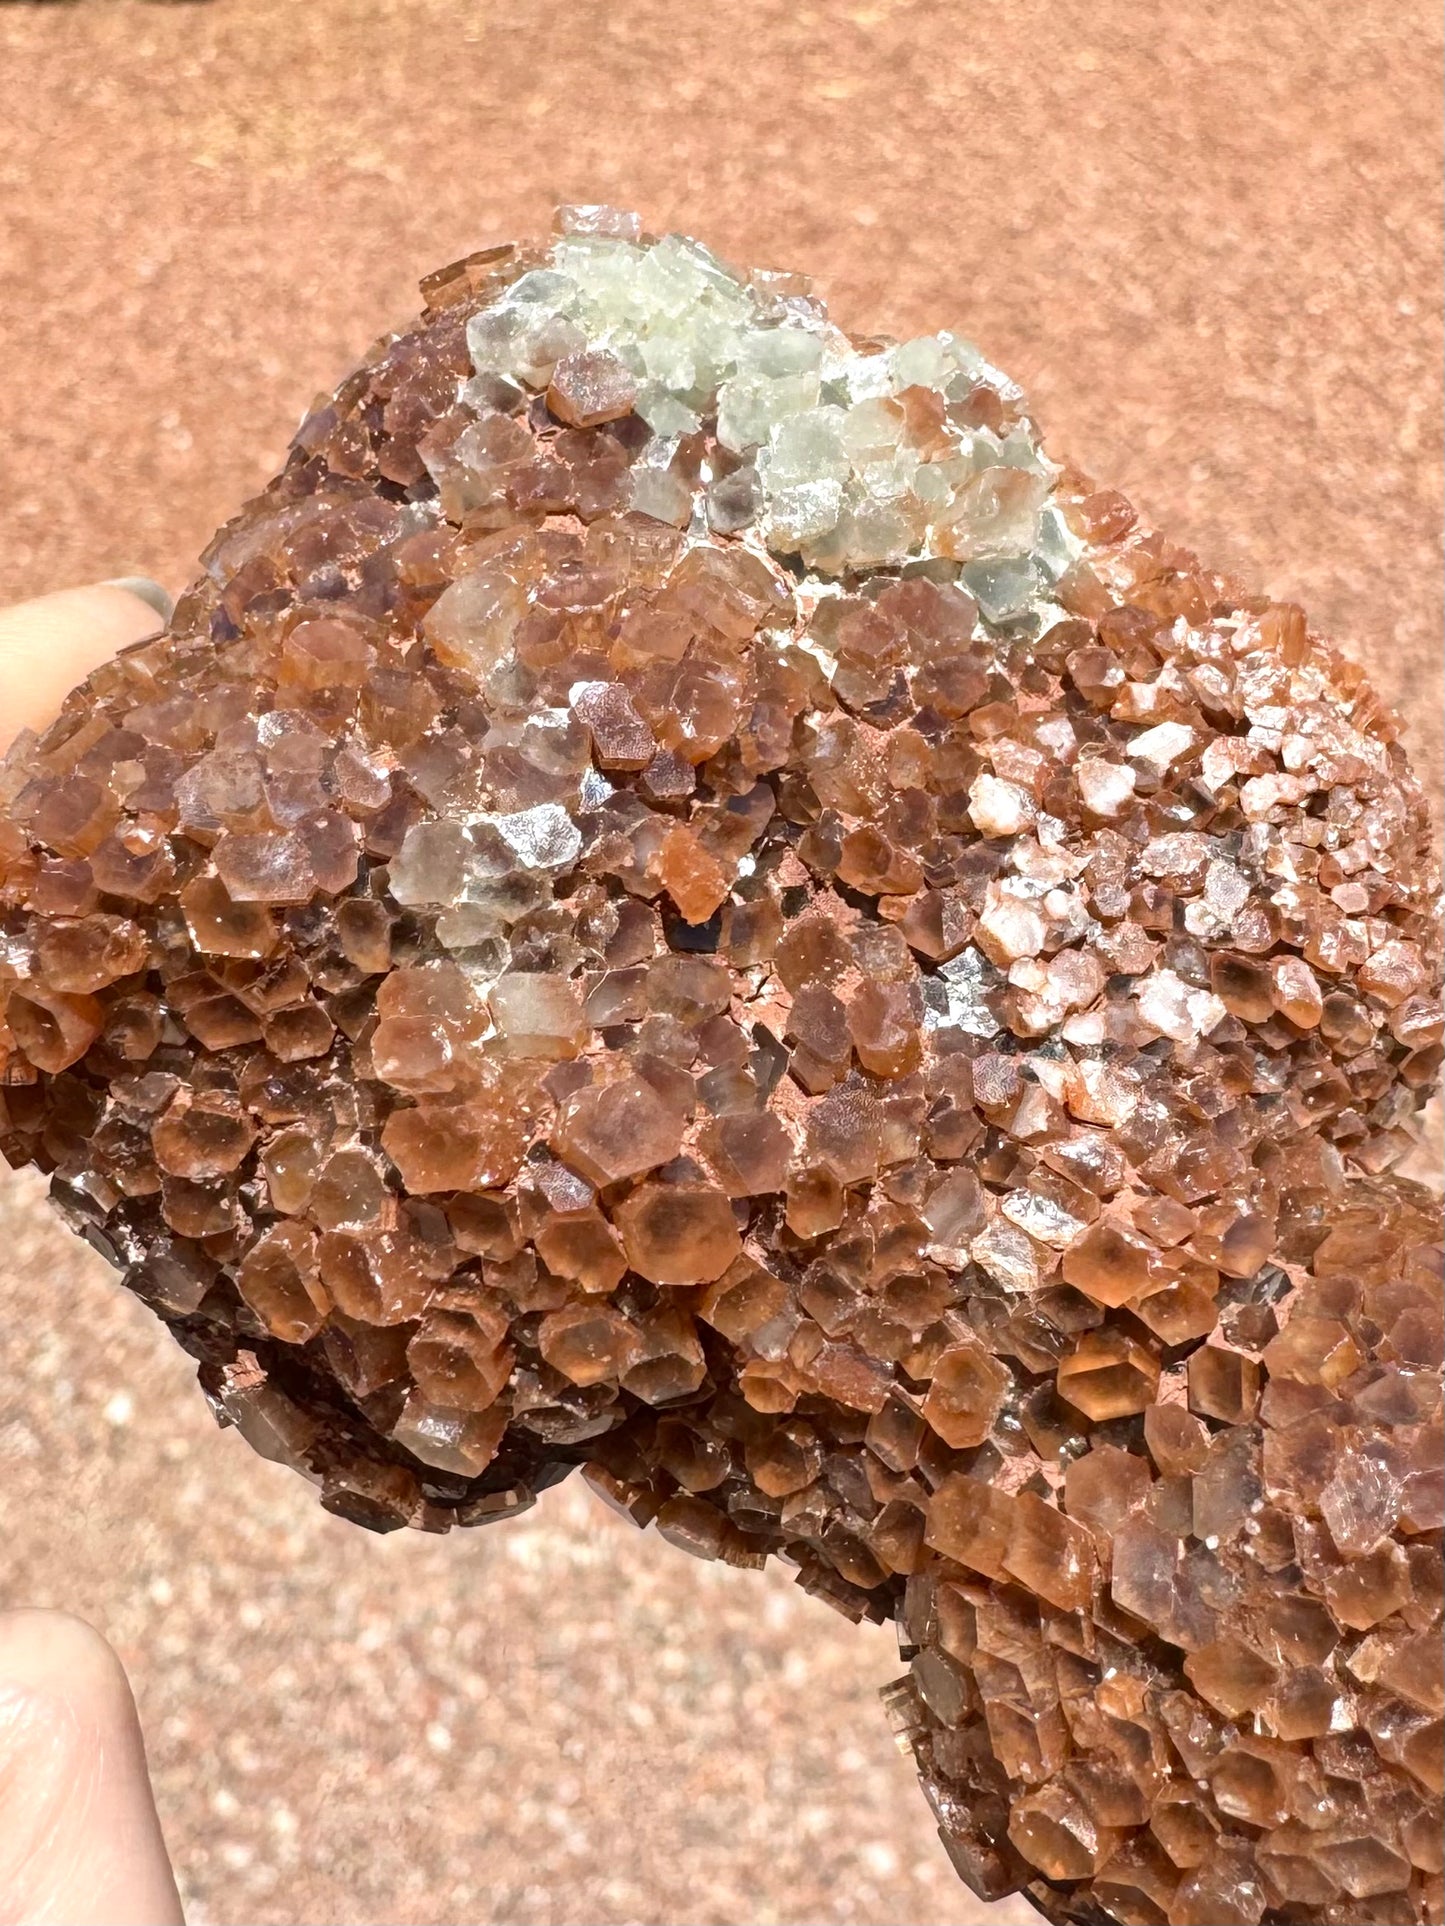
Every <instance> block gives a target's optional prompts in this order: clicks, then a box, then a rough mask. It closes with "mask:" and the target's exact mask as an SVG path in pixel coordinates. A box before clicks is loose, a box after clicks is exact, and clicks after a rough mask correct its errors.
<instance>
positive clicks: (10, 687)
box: [0, 576, 169, 748]
mask: <svg viewBox="0 0 1445 1926" xmlns="http://www.w3.org/2000/svg"><path fill="white" fill-rule="evenodd" d="M143 589H144V590H149V591H154V593H142V592H141V591H142V590H143ZM157 597H159V598H160V599H159V600H157ZM168 600H169V598H168V597H167V596H166V594H165V591H164V590H163V589H161V588H160V587H159V585H158V584H156V583H153V582H148V581H147V580H146V579H145V578H143V577H139V576H136V577H127V578H125V579H123V580H121V581H115V582H96V583H92V584H91V585H90V586H89V587H86V588H72V589H57V590H56V591H55V592H54V593H53V594H50V595H37V596H33V597H32V598H31V599H30V600H29V601H27V602H16V603H14V604H12V606H11V607H9V608H7V609H0V748H3V747H4V746H5V744H6V743H8V742H9V741H10V739H11V738H12V737H13V736H15V735H16V734H17V733H18V732H19V731H20V730H21V729H26V728H30V729H43V728H44V727H45V726H46V725H47V724H48V723H49V722H50V721H52V720H53V718H54V716H55V715H56V713H57V711H58V710H59V708H60V705H61V703H62V702H64V700H65V698H66V696H67V695H68V694H69V693H70V691H71V690H72V689H73V688H74V687H75V686H76V684H77V683H79V682H83V681H84V680H85V678H86V676H88V675H89V674H90V672H91V670H92V669H95V668H97V667H98V666H99V665H100V664H101V663H102V662H106V661H109V659H110V657H111V656H113V655H115V654H116V653H117V652H118V651H119V650H121V649H126V648H130V647H131V646H132V645H133V644H134V643H136V642H142V641H145V640H146V638H147V637H149V636H153V635H157V634H159V633H160V631H161V630H162V629H163V628H164V627H165V623H166V620H167V619H168V617H167V616H166V615H163V614H162V613H161V604H162V603H163V602H168Z"/></svg>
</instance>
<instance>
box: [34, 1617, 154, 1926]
mask: <svg viewBox="0 0 1445 1926" xmlns="http://www.w3.org/2000/svg"><path fill="white" fill-rule="evenodd" d="M181 1921H182V1915H181V1903H180V1900H179V1898H178V1897H177V1894H176V1886H175V1880H174V1878H173V1877H172V1875H171V1867H170V1861H169V1859H168V1858H167V1857H166V1848H165V1842H164V1840H163V1839H162V1837H161V1828H160V1821H159V1819H158V1818H157V1817H156V1809H155V1801H154V1799H153V1798H152V1795H151V1787H150V1779H149V1777H148V1776H147V1773H146V1763H145V1747H144V1743H143V1741H142V1739H141V1731H140V1721H139V1720H138V1718H137V1717H136V1709H135V1701H134V1699H133V1698H132V1697H131V1691H130V1686H129V1684H128V1683H127V1681H126V1676H125V1672H124V1671H123V1669H122V1667H121V1663H120V1660H119V1659H118V1658H117V1657H116V1655H115V1653H114V1652H113V1651H112V1650H111V1648H110V1646H109V1645H107V1643H106V1642H105V1640H104V1639H103V1638H102V1637H101V1636H100V1634H99V1633H98V1632H95V1631H92V1630H91V1628H90V1626H88V1625H86V1624H84V1623H83V1622H82V1621H81V1620H80V1619H78V1618H71V1617H70V1616H69V1615H68V1614H67V1613H64V1612H30V1611H21V1612H7V1613H3V1614H0V1926H181Z"/></svg>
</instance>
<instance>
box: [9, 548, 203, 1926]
mask: <svg viewBox="0 0 1445 1926" xmlns="http://www.w3.org/2000/svg"><path fill="white" fill-rule="evenodd" d="M165 614H166V606H165V598H164V596H163V594H162V592H161V591H160V590H159V589H157V588H156V587H155V585H154V584H152V583H115V582H106V583H101V584H97V585H96V586H95V587H92V588H79V589H63V590H61V591H60V592H59V593H58V594H54V595H45V596H40V597H38V598H37V599H35V600H34V601H30V602H22V603H19V604H17V605H16V606H15V607H13V608H9V609H3V610H0V750H3V749H4V747H5V745H6V744H7V743H8V742H9V741H10V740H11V738H12V737H13V736H14V735H15V734H16V733H17V732H18V731H19V730H20V729H23V728H26V727H43V726H44V725H45V724H46V723H47V722H48V721H49V720H50V719H51V717H52V716H53V715H54V714H55V712H56V710H57V709H58V708H59V706H60V703H61V701H62V700H63V699H64V697H65V695H66V693H67V692H68V691H69V690H70V689H71V688H72V687H73V686H74V685H75V684H76V683H77V682H79V681H80V680H81V679H82V678H83V677H84V676H86V675H87V674H89V672H90V671H91V669H93V668H94V667H95V666H96V664H97V663H99V662H102V661H104V660H105V659H106V657H107V656H110V655H113V654H114V653H115V651H116V650H117V649H122V648H125V647H127V646H128V645H129V644H131V643H133V642H139V641H141V640H142V639H143V638H144V637H146V636H147V635H151V634H154V633H155V631H156V630H157V629H158V628H159V627H160V626H161V623H162V621H163V620H164V617H165ZM181 1918H182V1914H181V1904H180V1899H179V1897H178V1896H177V1893H176V1885H175V1880H174V1878H173V1877H172V1874H171V1867H170V1860H169V1859H168V1858H167V1856H166V1848H165V1841H164V1840H163V1838H162V1836H161V1828H160V1821H159V1819H158V1818H157V1816H156V1808H155V1800H154V1797H153V1795H152V1793H151V1785H150V1779H149V1776H148V1774H147V1772H146V1762H145V1746H144V1743H143V1741H142V1738H141V1729H140V1721H139V1719H138V1718H137V1716H136V1708H135V1700H134V1699H133V1698H132V1696H131V1690H130V1686H129V1684H128V1683H127V1680H126V1676H125V1671H124V1669H123V1667H122V1665H121V1663H120V1660H119V1659H118V1658H117V1657H116V1655H115V1653H114V1652H113V1651H112V1650H111V1648H110V1646H109V1645H108V1644H107V1643H106V1641H105V1640H104V1639H103V1638H102V1637H101V1636H100V1634H99V1633H98V1632H96V1631H93V1630H92V1629H91V1627H90V1626H88V1625H86V1624H84V1623H83V1622H82V1621H81V1620H80V1619H78V1618H72V1617H71V1616H70V1615H69V1614H68V1613H65V1612H41V1611H11V1612H0V1926H176V1923H177V1922H180V1921H181Z"/></svg>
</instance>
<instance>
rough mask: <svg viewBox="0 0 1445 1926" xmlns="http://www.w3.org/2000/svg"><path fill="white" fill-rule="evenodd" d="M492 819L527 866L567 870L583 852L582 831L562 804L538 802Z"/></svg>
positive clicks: (520, 861) (513, 851) (505, 839)
mask: <svg viewBox="0 0 1445 1926" xmlns="http://www.w3.org/2000/svg"><path fill="white" fill-rule="evenodd" d="M491 821H492V823H493V825H494V826H495V828H496V830H497V832H498V834H499V835H500V836H501V838H502V841H503V842H504V843H505V844H506V845H507V847H508V849H510V850H511V851H512V853H513V855H514V856H515V857H516V859H517V861H518V862H519V863H521V864H522V866H523V867H524V868H526V869H565V868H566V866H567V864H568V863H570V862H574V861H575V860H576V858H577V857H578V856H579V855H580V854H581V853H582V832H581V830H580V829H579V828H578V827H577V825H576V823H574V822H573V820H572V818H571V817H570V816H569V815H568V814H567V811H566V810H565V809H564V808H563V807H562V805H561V804H560V803H538V804H537V806H536V807H535V808H534V809H517V810H513V811H512V812H511V813H510V814H508V815H504V816H493V817H492V818H491Z"/></svg>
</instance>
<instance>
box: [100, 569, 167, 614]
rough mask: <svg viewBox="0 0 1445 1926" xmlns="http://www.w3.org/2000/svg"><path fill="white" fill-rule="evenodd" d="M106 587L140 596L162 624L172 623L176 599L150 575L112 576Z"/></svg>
mask: <svg viewBox="0 0 1445 1926" xmlns="http://www.w3.org/2000/svg"><path fill="white" fill-rule="evenodd" d="M105 586H106V588H118V589H126V590H128V591H129V592H130V594H132V595H138V596H139V597H140V599H141V601H142V602H147V603H149V605H150V606H151V608H153V609H154V610H155V612H156V614H157V615H158V616H159V617H160V618H161V620H162V622H169V621H170V619H171V611H172V610H173V609H174V608H175V606H176V598H175V597H174V596H173V595H170V594H168V593H167V592H166V590H165V589H163V588H162V587H161V585H160V583H159V582H153V581H152V580H151V578H150V577H149V576H148V575H116V576H112V578H111V579H110V581H108V582H107V583H106V584H105Z"/></svg>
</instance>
